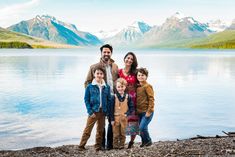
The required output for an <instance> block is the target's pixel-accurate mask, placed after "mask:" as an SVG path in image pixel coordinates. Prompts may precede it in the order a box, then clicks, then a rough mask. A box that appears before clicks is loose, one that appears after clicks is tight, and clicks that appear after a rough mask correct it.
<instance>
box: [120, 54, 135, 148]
mask: <svg viewBox="0 0 235 157" xmlns="http://www.w3.org/2000/svg"><path fill="white" fill-rule="evenodd" d="M137 66H138V62H137V58H136V55H135V54H134V53H133V52H128V53H127V54H126V55H125V57H124V68H123V69H119V77H121V78H124V79H125V80H126V81H127V88H126V89H127V93H128V94H129V96H130V97H131V99H132V101H133V104H134V109H135V111H136V88H137V78H136V69H137ZM135 111H134V112H133V113H132V114H131V115H129V116H128V117H127V118H128V126H127V129H126V134H127V135H130V136H131V139H130V142H129V144H128V148H132V147H133V144H134V140H135V137H136V135H138V134H139V117H138V115H137V113H136V112H135Z"/></svg>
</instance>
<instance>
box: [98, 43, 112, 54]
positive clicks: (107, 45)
mask: <svg viewBox="0 0 235 157" xmlns="http://www.w3.org/2000/svg"><path fill="white" fill-rule="evenodd" d="M103 48H109V49H110V51H111V52H112V53H113V47H112V46H111V45H109V44H105V45H103V46H101V47H100V52H102V51H103Z"/></svg>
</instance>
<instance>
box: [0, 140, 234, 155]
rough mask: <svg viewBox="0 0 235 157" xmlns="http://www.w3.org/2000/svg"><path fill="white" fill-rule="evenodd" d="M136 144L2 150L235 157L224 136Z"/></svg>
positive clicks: (231, 141)
mask: <svg viewBox="0 0 235 157" xmlns="http://www.w3.org/2000/svg"><path fill="white" fill-rule="evenodd" d="M139 145H140V143H135V144H134V148H132V149H126V148H127V146H126V147H125V149H121V150H116V149H115V150H109V151H108V150H106V151H98V152H96V151H95V149H94V148H93V146H87V147H86V148H87V150H84V151H79V149H78V145H63V146H59V147H55V148H51V147H35V148H29V149H23V150H17V151H10V150H3V151H0V156H1V157H48V156H50V157H71V156H74V157H93V156H97V157H114V156H115V157H127V156H130V157H143V156H147V157H169V156H192V157H194V156H195V157H198V156H200V157H202V156H205V157H208V156H213V157H222V156H235V137H229V136H227V137H220V138H206V139H200V138H199V139H186V140H180V141H158V142H154V143H153V145H151V146H149V147H143V148H140V147H139Z"/></svg>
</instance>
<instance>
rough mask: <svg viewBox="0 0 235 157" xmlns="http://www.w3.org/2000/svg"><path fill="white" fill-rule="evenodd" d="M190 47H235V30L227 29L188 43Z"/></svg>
mask: <svg viewBox="0 0 235 157" xmlns="http://www.w3.org/2000/svg"><path fill="white" fill-rule="evenodd" d="M187 46H188V47H190V48H207V49H211V48H212V49H235V30H226V31H223V32H219V33H216V34H212V35H210V36H208V37H206V38H202V39H199V40H195V41H193V42H191V43H189V44H188V45H187Z"/></svg>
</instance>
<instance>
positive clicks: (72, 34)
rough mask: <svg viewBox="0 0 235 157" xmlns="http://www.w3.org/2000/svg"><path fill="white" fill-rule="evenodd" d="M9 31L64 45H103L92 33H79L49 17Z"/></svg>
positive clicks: (72, 27)
mask: <svg viewBox="0 0 235 157" xmlns="http://www.w3.org/2000/svg"><path fill="white" fill-rule="evenodd" d="M7 29H9V30H12V31H15V32H20V33H24V34H27V35H31V36H35V37H38V38H43V39H46V40H50V41H54V42H57V43H62V44H70V45H79V46H92V45H99V44H101V43H102V42H101V41H100V40H99V39H98V38H97V37H96V36H94V35H92V34H91V33H88V32H83V31H79V30H78V29H77V28H76V26H75V25H73V24H68V23H65V22H62V21H59V20H57V19H56V18H55V17H53V16H49V15H42V16H39V15H37V16H36V17H35V18H33V19H30V20H27V21H21V22H20V23H18V24H15V25H12V26H10V27H8V28H7Z"/></svg>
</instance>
